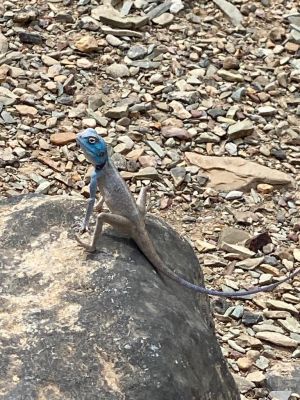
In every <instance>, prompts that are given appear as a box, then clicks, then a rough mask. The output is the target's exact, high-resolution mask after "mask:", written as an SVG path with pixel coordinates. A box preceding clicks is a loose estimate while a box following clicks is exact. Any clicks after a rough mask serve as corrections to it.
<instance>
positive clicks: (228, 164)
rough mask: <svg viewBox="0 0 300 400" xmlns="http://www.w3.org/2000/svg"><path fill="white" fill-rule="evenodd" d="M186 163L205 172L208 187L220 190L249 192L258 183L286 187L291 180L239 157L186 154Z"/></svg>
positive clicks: (279, 172)
mask: <svg viewBox="0 0 300 400" xmlns="http://www.w3.org/2000/svg"><path fill="white" fill-rule="evenodd" d="M185 157H186V158H187V160H188V162H189V163H191V164H193V165H197V166H198V167H200V168H202V169H203V170H205V171H206V173H207V175H208V177H209V182H208V186H210V187H212V188H214V189H216V190H220V191H230V190H243V191H246V190H250V189H251V188H252V187H256V186H257V184H258V183H268V184H272V185H287V184H290V183H292V178H291V177H290V176H289V175H287V174H286V173H284V172H281V171H278V170H275V169H271V168H268V167H266V166H263V165H260V164H257V163H255V162H252V161H248V160H245V159H243V158H240V157H216V156H203V155H201V154H198V153H191V152H186V153H185Z"/></svg>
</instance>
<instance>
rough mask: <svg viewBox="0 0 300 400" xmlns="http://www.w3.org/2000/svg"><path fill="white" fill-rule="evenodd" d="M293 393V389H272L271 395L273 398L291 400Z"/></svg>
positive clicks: (272, 399) (275, 399)
mask: <svg viewBox="0 0 300 400" xmlns="http://www.w3.org/2000/svg"><path fill="white" fill-rule="evenodd" d="M291 394H292V391H291V390H272V391H271V392H270V393H269V397H270V399H271V400H289V398H290V396H291Z"/></svg>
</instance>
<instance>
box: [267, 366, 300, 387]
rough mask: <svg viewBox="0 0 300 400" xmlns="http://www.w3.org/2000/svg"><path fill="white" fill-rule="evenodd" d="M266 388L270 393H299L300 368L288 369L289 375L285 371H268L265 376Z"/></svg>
mask: <svg viewBox="0 0 300 400" xmlns="http://www.w3.org/2000/svg"><path fill="white" fill-rule="evenodd" d="M266 378H267V381H266V386H267V388H268V389H269V390H270V391H281V392H282V391H291V392H293V393H300V366H299V365H294V366H293V367H292V365H291V368H289V374H288V375H287V374H286V373H285V371H282V374H280V371H276V370H274V371H272V370H271V371H269V372H268V374H267V376H266Z"/></svg>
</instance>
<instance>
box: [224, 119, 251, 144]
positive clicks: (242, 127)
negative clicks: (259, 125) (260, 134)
mask: <svg viewBox="0 0 300 400" xmlns="http://www.w3.org/2000/svg"><path fill="white" fill-rule="evenodd" d="M253 130H254V126H253V123H252V121H250V120H249V119H244V120H243V121H239V122H237V123H236V124H234V125H230V126H229V128H228V131H227V133H228V137H229V139H231V140H235V139H240V138H243V137H246V136H248V135H251V134H252V133H253Z"/></svg>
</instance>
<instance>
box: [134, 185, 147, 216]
mask: <svg viewBox="0 0 300 400" xmlns="http://www.w3.org/2000/svg"><path fill="white" fill-rule="evenodd" d="M147 192H148V186H143V187H142V189H141V191H140V193H139V196H138V198H137V201H136V204H137V206H138V209H139V211H140V213H141V214H142V216H143V217H144V216H145V215H146V211H147V204H146V203H147Z"/></svg>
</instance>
